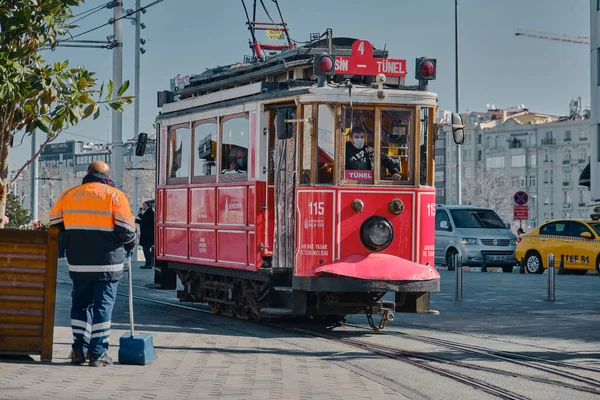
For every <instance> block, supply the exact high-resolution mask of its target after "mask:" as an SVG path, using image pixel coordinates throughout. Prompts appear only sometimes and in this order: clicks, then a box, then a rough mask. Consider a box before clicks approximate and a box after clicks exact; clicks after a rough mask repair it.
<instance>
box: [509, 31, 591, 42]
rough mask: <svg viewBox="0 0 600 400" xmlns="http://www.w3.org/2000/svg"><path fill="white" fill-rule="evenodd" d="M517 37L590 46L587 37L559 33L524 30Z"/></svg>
mask: <svg viewBox="0 0 600 400" xmlns="http://www.w3.org/2000/svg"><path fill="white" fill-rule="evenodd" d="M515 36H528V37H534V38H538V39H548V40H558V41H561V42H569V43H579V44H590V38H589V37H587V36H568V35H561V34H559V33H549V32H542V31H530V30H524V29H519V30H517V33H515Z"/></svg>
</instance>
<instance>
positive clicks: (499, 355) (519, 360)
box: [342, 323, 600, 388]
mask: <svg viewBox="0 0 600 400" xmlns="http://www.w3.org/2000/svg"><path fill="white" fill-rule="evenodd" d="M342 325H343V326H347V327H352V328H357V329H369V328H368V326H366V325H364V326H363V325H355V324H348V323H343V324H342ZM382 333H383V334H384V335H388V336H398V337H401V338H403V339H407V340H412V341H417V342H421V343H427V344H432V345H435V346H439V347H445V348H448V349H453V350H459V351H462V352H464V353H469V354H474V355H479V356H483V357H487V358H491V359H496V360H500V361H504V362H509V363H513V364H518V365H521V366H525V367H529V368H534V369H538V370H541V371H544V372H549V373H553V374H556V375H560V376H562V377H565V378H569V379H573V380H577V381H580V382H582V383H587V384H590V385H594V386H597V387H599V388H600V380H597V379H592V378H586V377H582V376H580V375H577V374H569V373H566V372H564V371H560V370H557V369H552V368H549V367H545V366H543V365H537V364H545V365H551V366H554V367H557V368H565V369H572V370H579V371H586V372H593V373H599V372H600V368H592V367H588V366H585V365H579V364H575V363H569V362H564V361H556V360H551V359H547V358H541V357H534V356H529V355H526V354H521V353H515V352H509V351H502V350H495V349H490V348H486V347H483V346H476V345H468V344H464V343H458V342H453V341H450V340H445V339H439V338H432V337H427V336H421V335H413V334H407V333H403V332H398V331H394V330H390V331H385V332H382Z"/></svg>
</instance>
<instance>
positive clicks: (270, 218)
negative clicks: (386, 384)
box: [142, 30, 440, 326]
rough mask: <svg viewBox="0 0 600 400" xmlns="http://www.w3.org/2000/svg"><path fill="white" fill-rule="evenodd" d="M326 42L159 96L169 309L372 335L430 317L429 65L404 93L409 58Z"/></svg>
mask: <svg viewBox="0 0 600 400" xmlns="http://www.w3.org/2000/svg"><path fill="white" fill-rule="evenodd" d="M327 34H328V37H327V38H326V39H322V40H321V39H319V40H315V41H312V42H310V43H309V44H308V45H305V46H302V47H295V46H288V47H287V48H286V49H284V50H283V51H282V52H281V53H279V54H276V55H272V56H270V57H261V58H260V60H257V61H256V62H248V63H240V64H234V65H230V66H225V67H218V68H214V69H211V70H208V71H206V72H204V73H202V74H201V75H198V76H192V77H191V78H190V84H189V85H188V86H186V87H185V88H184V89H182V90H180V91H178V92H175V93H172V92H160V93H159V94H158V99H159V107H162V111H161V113H160V115H159V116H158V117H157V143H158V146H157V148H158V150H157V151H158V155H157V192H156V243H155V257H156V264H157V268H160V269H161V270H162V274H163V278H164V277H166V276H171V277H172V278H173V279H172V281H171V288H174V287H175V278H174V276H175V275H176V276H177V277H178V278H179V279H180V281H181V282H182V284H183V290H181V291H179V292H178V297H179V298H180V300H181V301H189V302H202V303H208V304H209V305H210V307H211V309H213V310H214V311H218V312H221V313H225V314H231V315H235V316H237V317H240V318H253V319H254V318H256V319H258V318H264V317H277V316H282V315H298V316H302V315H304V316H312V317H315V318H326V319H333V320H339V319H342V318H343V317H344V316H346V315H348V314H356V313H366V314H367V315H368V316H369V321H370V323H371V324H372V326H374V325H373V322H372V318H371V314H378V313H379V314H383V315H384V316H383V324H384V323H385V321H386V320H391V319H392V317H393V314H392V311H396V312H429V308H430V292H433V291H439V279H440V276H439V274H438V273H437V271H436V270H435V268H434V266H433V260H434V221H435V210H436V208H435V189H434V187H433V185H434V141H435V136H436V134H437V129H438V124H436V123H435V119H434V118H435V114H436V110H437V101H438V99H437V95H435V94H434V93H431V92H428V91H427V90H426V86H427V81H428V80H430V79H434V78H435V67H436V65H435V60H432V59H418V60H417V67H416V68H417V71H416V77H417V79H418V81H419V83H418V85H415V86H408V85H406V84H405V78H406V61H405V60H395V59H390V58H388V57H387V52H386V51H385V50H378V49H374V48H373V46H372V45H371V44H370V43H369V42H368V41H365V40H356V39H351V38H333V37H332V36H331V31H330V30H328V32H327ZM142 153H143V151H142ZM356 160H359V162H354V163H353V161H356ZM387 292H395V302H391V301H389V302H388V301H382V298H383V296H384V295H385V294H386V293H387ZM383 324H382V325H383Z"/></svg>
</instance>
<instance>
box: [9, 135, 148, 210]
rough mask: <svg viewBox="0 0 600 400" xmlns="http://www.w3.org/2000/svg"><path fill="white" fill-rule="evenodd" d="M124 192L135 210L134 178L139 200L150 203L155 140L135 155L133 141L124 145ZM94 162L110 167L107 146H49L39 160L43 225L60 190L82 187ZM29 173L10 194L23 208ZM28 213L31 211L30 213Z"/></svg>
mask: <svg viewBox="0 0 600 400" xmlns="http://www.w3.org/2000/svg"><path fill="white" fill-rule="evenodd" d="M124 147H125V151H124V153H125V154H124V160H123V164H124V172H123V192H124V193H125V194H126V195H127V196H128V198H129V202H130V204H131V207H135V209H134V210H132V211H136V210H137V207H136V204H135V203H136V202H138V201H136V199H135V197H136V193H135V190H134V187H135V184H134V182H135V178H137V179H138V194H137V197H138V200H139V201H145V200H152V199H154V193H155V187H156V185H155V182H156V181H155V176H156V174H155V165H156V163H155V160H156V149H155V141H154V140H151V139H149V140H148V145H147V147H146V154H145V155H144V156H143V157H138V156H136V155H135V153H134V150H135V142H134V141H133V140H130V141H127V142H126V143H125V145H124ZM93 161H104V162H106V163H107V164H109V166H110V165H111V161H112V151H111V145H110V144H104V143H100V144H94V143H84V142H81V141H66V142H62V143H49V144H48V145H46V147H45V148H44V150H43V151H42V153H41V154H40V156H39V158H38V171H39V172H38V199H39V200H38V216H39V220H40V221H42V222H44V221H47V220H48V212H49V211H50V209H51V208H52V206H53V205H54V203H55V202H56V200H57V199H58V196H60V194H61V193H62V192H63V190H65V189H67V188H69V187H72V186H76V185H79V184H81V180H82V178H83V177H84V176H85V175H86V174H87V168H88V166H89V165H90V163H92V162H93ZM30 188H31V170H30V168H27V169H26V170H24V171H23V173H22V174H21V176H20V177H19V179H18V180H17V181H16V182H15V185H14V186H13V188H12V192H13V193H14V194H16V195H17V197H18V198H19V199H20V201H21V204H22V205H23V206H28V205H30V203H31V201H30V192H31V189H30ZM30 211H31V210H30Z"/></svg>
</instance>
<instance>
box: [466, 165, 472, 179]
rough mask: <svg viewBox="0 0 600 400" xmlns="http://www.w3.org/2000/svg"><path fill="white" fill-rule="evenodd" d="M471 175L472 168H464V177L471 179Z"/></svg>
mask: <svg viewBox="0 0 600 400" xmlns="http://www.w3.org/2000/svg"><path fill="white" fill-rule="evenodd" d="M472 177H473V168H471V167H467V168H465V178H467V179H471V178H472Z"/></svg>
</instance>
